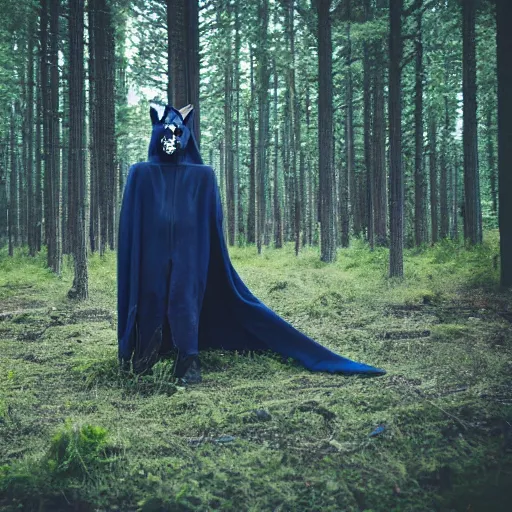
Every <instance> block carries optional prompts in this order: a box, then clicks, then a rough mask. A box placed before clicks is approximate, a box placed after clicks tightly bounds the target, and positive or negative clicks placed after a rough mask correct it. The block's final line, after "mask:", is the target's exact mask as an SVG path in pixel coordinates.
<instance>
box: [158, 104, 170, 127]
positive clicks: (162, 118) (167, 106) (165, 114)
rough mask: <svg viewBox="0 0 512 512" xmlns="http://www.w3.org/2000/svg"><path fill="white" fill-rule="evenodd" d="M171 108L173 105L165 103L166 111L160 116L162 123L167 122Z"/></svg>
mask: <svg viewBox="0 0 512 512" xmlns="http://www.w3.org/2000/svg"><path fill="white" fill-rule="evenodd" d="M170 110H171V106H170V105H165V109H164V113H163V114H162V117H161V118H160V121H161V122H162V123H164V122H165V118H166V117H167V114H168V113H169V112H170Z"/></svg>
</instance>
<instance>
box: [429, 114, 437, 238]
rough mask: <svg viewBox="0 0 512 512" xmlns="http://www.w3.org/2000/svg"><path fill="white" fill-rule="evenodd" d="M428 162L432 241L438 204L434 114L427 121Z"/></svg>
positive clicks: (435, 230)
mask: <svg viewBox="0 0 512 512" xmlns="http://www.w3.org/2000/svg"><path fill="white" fill-rule="evenodd" d="M429 164H430V220H431V228H432V243H433V244H435V243H436V242H437V240H438V237H439V206H438V191H437V189H438V187H437V126H436V120H435V118H434V114H433V113H432V114H431V118H430V121H429Z"/></svg>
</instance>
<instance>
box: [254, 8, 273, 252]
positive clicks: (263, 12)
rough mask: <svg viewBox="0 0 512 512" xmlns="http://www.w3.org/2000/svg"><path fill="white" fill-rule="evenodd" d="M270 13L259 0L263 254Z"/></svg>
mask: <svg viewBox="0 0 512 512" xmlns="http://www.w3.org/2000/svg"><path fill="white" fill-rule="evenodd" d="M268 13H269V0H259V5H258V19H259V26H258V51H257V55H256V57H257V61H258V158H257V161H256V199H257V208H256V212H257V215H256V246H257V249H258V254H261V244H262V242H263V237H264V232H265V227H266V222H265V221H266V217H267V215H266V213H267V212H266V194H265V184H266V182H267V179H266V162H267V159H266V152H267V138H268V111H269V101H268V88H269V81H270V73H269V70H268V48H267V46H268V42H267V41H268Z"/></svg>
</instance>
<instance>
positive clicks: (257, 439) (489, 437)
mask: <svg viewBox="0 0 512 512" xmlns="http://www.w3.org/2000/svg"><path fill="white" fill-rule="evenodd" d="M25 252H26V251H25ZM497 252H498V238H497V235H496V233H494V232H493V233H487V234H486V240H485V243H484V244H483V246H481V247H477V248H469V249H466V248H465V247H464V246H463V245H461V244H458V243H454V242H442V243H440V244H438V245H436V246H435V247H428V248H422V249H421V250H416V249H414V250H406V251H405V274H406V277H405V279H404V280H401V281H398V280H392V279H389V278H388V277H387V272H388V250H387V249H385V248H376V249H375V250H374V251H373V252H372V251H370V250H369V248H368V247H367V245H366V244H365V243H363V242H361V241H358V240H356V241H354V242H353V243H352V246H351V247H350V248H349V249H346V250H339V251H338V258H337V260H336V262H335V263H333V264H326V263H323V262H320V260H319V253H318V249H317V248H305V249H304V250H302V251H301V253H300V254H299V256H298V257H295V255H294V248H293V244H287V245H286V246H285V247H284V248H283V249H282V250H274V249H271V248H265V247H264V248H263V256H259V255H258V254H257V251H256V249H255V248H254V247H251V246H247V247H237V248H234V249H230V253H231V256H232V261H233V263H234V266H235V268H236V269H237V271H238V272H239V274H240V275H241V277H242V279H244V281H245V282H246V283H247V285H248V286H249V288H250V289H251V290H252V291H253V292H254V293H255V295H256V296H258V297H260V298H261V299H262V300H263V301H264V302H265V303H266V304H267V305H268V306H269V307H271V308H273V309H274V310H275V311H277V312H278V313H279V314H281V315H282V316H283V317H284V318H285V319H286V320H288V321H290V322H291V323H292V324H293V325H295V326H297V327H298V328H300V329H301V330H302V331H303V332H305V333H306V334H308V335H309V336H311V337H313V338H314V339H316V340H318V341H319V342H321V343H323V344H325V345H326V346H328V347H329V348H331V349H332V350H335V351H337V352H339V353H341V354H343V355H345V356H347V357H350V358H353V359H356V360H361V361H364V362H367V363H369V364H374V365H377V366H380V367H383V368H386V369H387V370H388V374H387V375H386V376H385V377H382V378H378V379H364V378H359V377H345V376H342V375H329V374H318V373H312V372H309V371H307V370H305V369H304V368H302V367H301V366H300V365H298V364H296V363H295V362H294V361H292V360H288V361H286V362H283V361H282V359H281V357H280V356H279V355H277V354H273V353H271V352H262V353H250V354H240V353H236V352H227V351H226V352H224V351H220V350H207V351H204V352H202V353H201V363H202V367H203V382H202V383H201V384H199V385H196V386H190V387H189V388H181V387H176V386H175V385H174V384H173V383H172V382H171V379H170V374H171V370H172V361H166V362H162V363H159V364H158V365H156V366H155V367H154V369H153V370H154V371H153V373H152V374H151V375H148V376H145V377H141V378H137V377H136V376H134V375H132V374H123V373H121V372H120V371H119V368H118V364H117V340H116V318H115V311H116V283H115V279H116V276H115V265H116V258H115V254H114V253H107V254H106V255H105V256H104V257H99V256H98V255H97V254H95V255H92V256H91V257H90V259H89V274H90V299H88V300H87V301H85V302H84V303H77V302H75V301H69V300H68V299H67V297H66V294H67V291H68V289H69V288H70V287H71V283H72V267H71V266H69V262H68V261H65V265H64V270H63V273H62V276H61V277H60V278H57V277H55V276H53V275H52V274H51V273H50V272H48V271H47V270H46V269H45V268H44V266H45V258H44V257H43V256H37V257H36V258H29V257H28V256H27V255H26V254H24V253H23V251H18V252H17V253H16V255H15V258H14V259H9V258H7V256H6V254H5V252H3V253H2V254H0V306H1V308H2V310H3V311H18V313H17V314H16V315H15V316H13V317H12V318H9V319H6V320H4V321H2V322H0V342H1V344H2V358H0V460H1V461H2V463H3V464H4V465H3V466H2V467H1V469H0V511H2V512H7V511H9V512H10V511H11V510H17V509H18V510H19V509H20V508H21V509H23V510H29V511H30V510H38V511H52V510H65V509H66V507H75V509H78V508H79V507H82V508H81V509H83V510H139V511H140V510H145V511H150V510H159V511H160V510H176V511H178V510H179V511H187V510H189V511H202V510H223V511H237V512H239V511H240V510H244V511H254V512H256V511H257V512H260V511H263V510H280V511H283V512H284V511H292V510H305V511H306V510H311V511H312V510H315V511H316V510H322V511H339V510H347V511H360V510H365V511H367V512H368V511H371V510H373V511H376V512H377V511H379V512H380V511H406V510H411V511H415V512H416V511H418V512H421V511H425V512H426V511H431V510H447V511H451V510H453V511H455V510H468V508H469V509H471V510H475V511H478V510H482V511H484V510H485V511H487V510H489V511H493V510H496V511H497V510H502V509H503V507H502V508H501V509H500V504H502V503H508V502H507V501H506V500H507V499H510V491H509V485H507V480H506V479H507V476H509V475H510V472H511V470H512V454H511V450H510V446H509V439H510V437H511V435H512V434H511V432H510V428H509V424H510V423H512V410H511V406H510V403H511V401H510V397H511V394H512V390H511V388H510V377H509V375H510V370H511V367H510V364H509V361H510V360H512V331H511V330H510V321H509V320H508V318H509V317H508V316H507V311H508V309H507V307H508V306H507V304H510V303H511V300H512V296H511V294H510V292H506V291H501V290H499V286H498V271H497V270H496V269H495V268H494V257H495V255H496V254H497ZM386 334H387V335H386ZM256 411H259V413H258V412H256ZM262 411H263V412H262ZM66 419H67V423H66ZM379 425H383V426H384V427H385V429H384V430H383V432H382V433H380V434H379V435H377V436H375V437H370V436H369V435H370V433H371V432H373V431H374V430H375V428H376V427H377V426H379ZM68 502H69V503H71V505H69V504H68Z"/></svg>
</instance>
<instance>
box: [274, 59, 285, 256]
mask: <svg viewBox="0 0 512 512" xmlns="http://www.w3.org/2000/svg"><path fill="white" fill-rule="evenodd" d="M272 73H273V75H274V126H276V127H277V126H279V123H278V116H277V87H278V82H279V81H278V77H277V68H276V59H275V56H273V57H272ZM278 162H279V130H277V129H275V130H274V197H273V204H274V222H275V225H274V246H275V248H276V249H280V248H281V247H282V246H283V222H282V219H281V204H280V202H279V174H278Z"/></svg>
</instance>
